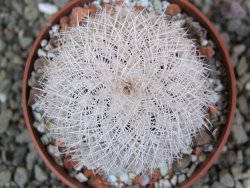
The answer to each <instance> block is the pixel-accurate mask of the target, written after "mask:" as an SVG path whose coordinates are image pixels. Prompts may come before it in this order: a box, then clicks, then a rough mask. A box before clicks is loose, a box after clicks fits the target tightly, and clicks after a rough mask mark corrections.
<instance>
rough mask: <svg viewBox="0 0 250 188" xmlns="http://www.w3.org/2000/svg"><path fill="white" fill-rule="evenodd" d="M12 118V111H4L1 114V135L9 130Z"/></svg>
mask: <svg viewBox="0 0 250 188" xmlns="http://www.w3.org/2000/svg"><path fill="white" fill-rule="evenodd" d="M11 117H12V111H11V110H9V109H4V110H3V111H2V112H1V114H0V122H1V126H0V134H3V133H4V132H5V131H6V130H7V129H8V126H9V122H10V120H11Z"/></svg>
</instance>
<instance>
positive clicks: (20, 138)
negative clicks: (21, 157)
mask: <svg viewBox="0 0 250 188" xmlns="http://www.w3.org/2000/svg"><path fill="white" fill-rule="evenodd" d="M15 141H16V143H18V144H24V143H29V142H30V137H29V135H28V132H27V130H25V131H22V133H21V134H19V135H17V136H16V137H15Z"/></svg>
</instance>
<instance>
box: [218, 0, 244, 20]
mask: <svg viewBox="0 0 250 188" xmlns="http://www.w3.org/2000/svg"><path fill="white" fill-rule="evenodd" d="M220 12H221V14H222V15H223V16H224V17H225V18H227V19H232V18H238V19H241V18H244V17H246V11H245V9H244V8H243V7H242V5H241V4H240V2H238V1H228V3H225V4H223V5H222V6H221V10H220Z"/></svg>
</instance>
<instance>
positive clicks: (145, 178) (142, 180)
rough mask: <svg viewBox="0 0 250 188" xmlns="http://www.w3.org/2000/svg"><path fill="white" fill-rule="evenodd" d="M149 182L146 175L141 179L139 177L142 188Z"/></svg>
mask: <svg viewBox="0 0 250 188" xmlns="http://www.w3.org/2000/svg"><path fill="white" fill-rule="evenodd" d="M149 182H150V176H149V175H147V174H144V175H143V176H142V177H141V186H142V187H144V186H147V185H148V184H149Z"/></svg>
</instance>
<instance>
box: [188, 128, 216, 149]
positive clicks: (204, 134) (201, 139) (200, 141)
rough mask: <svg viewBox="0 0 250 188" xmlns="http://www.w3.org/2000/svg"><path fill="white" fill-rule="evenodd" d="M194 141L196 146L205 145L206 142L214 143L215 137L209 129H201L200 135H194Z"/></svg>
mask: <svg viewBox="0 0 250 188" xmlns="http://www.w3.org/2000/svg"><path fill="white" fill-rule="evenodd" d="M193 142H194V145H195V146H203V145H205V144H210V143H212V142H213V137H212V135H211V134H210V133H209V132H208V131H206V130H201V132H200V133H198V135H197V136H195V137H194V139H193Z"/></svg>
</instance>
